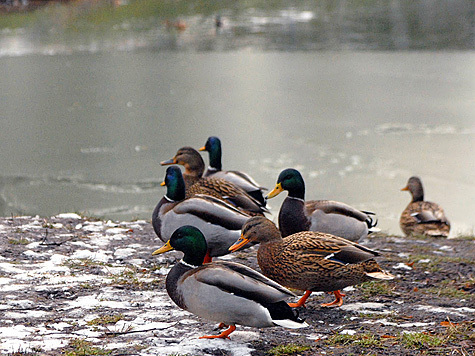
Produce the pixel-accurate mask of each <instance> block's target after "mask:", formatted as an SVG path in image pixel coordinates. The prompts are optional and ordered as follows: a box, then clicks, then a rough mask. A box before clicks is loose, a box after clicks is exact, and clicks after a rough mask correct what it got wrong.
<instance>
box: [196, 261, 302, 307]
mask: <svg viewBox="0 0 475 356" xmlns="http://www.w3.org/2000/svg"><path fill="white" fill-rule="evenodd" d="M194 278H196V280H197V281H198V282H200V283H205V284H208V285H212V286H215V287H217V288H219V289H220V290H222V291H225V292H227V293H232V294H234V295H237V296H240V297H243V298H246V299H251V300H254V301H256V302H259V303H276V302H279V301H283V300H285V299H287V298H289V297H293V296H295V294H293V293H292V292H290V291H289V290H287V289H285V288H284V287H282V286H281V285H280V284H278V283H276V282H274V281H272V280H270V279H269V278H267V277H265V276H264V275H262V274H261V273H259V272H257V271H254V270H253V269H251V268H249V267H247V266H244V265H241V264H238V263H233V262H227V261H220V262H213V263H210V264H205V265H203V266H201V267H200V268H198V269H197V270H196V272H195V273H194Z"/></svg>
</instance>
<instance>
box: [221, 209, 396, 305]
mask: <svg viewBox="0 0 475 356" xmlns="http://www.w3.org/2000/svg"><path fill="white" fill-rule="evenodd" d="M249 242H252V243H260V246H259V250H258V251H257V262H258V263H259V267H260V268H261V270H262V273H264V275H265V276H267V277H269V278H270V279H272V280H274V281H276V282H277V283H280V284H282V285H283V286H285V287H287V288H294V289H299V290H305V294H304V295H303V297H302V298H301V299H300V300H299V301H298V302H297V303H293V304H289V305H290V306H292V307H300V306H304V305H305V301H306V300H307V298H308V297H309V296H310V294H311V293H312V292H316V291H323V292H333V293H334V294H335V297H336V300H335V301H334V302H332V303H328V304H322V306H324V307H327V306H332V305H337V306H341V305H342V304H343V299H342V297H343V296H344V294H341V293H340V291H339V290H340V289H343V288H345V287H348V286H351V285H355V284H359V283H363V282H366V281H371V280H388V279H393V278H394V276H393V275H391V274H390V273H388V272H385V271H383V270H382V269H381V267H380V266H379V265H378V263H377V262H376V261H375V260H374V259H373V258H374V257H376V256H379V253H378V252H376V251H373V250H370V249H369V248H366V247H364V246H361V245H359V244H357V243H355V242H352V241H349V240H346V239H343V238H341V237H338V236H333V235H330V234H324V233H320V232H313V231H302V232H298V233H295V234H292V235H290V236H287V237H284V238H283V237H282V235H281V233H280V231H279V229H277V227H276V226H275V224H274V223H273V222H272V221H270V220H269V219H266V218H264V217H259V216H256V217H253V218H251V219H249V220H248V221H247V222H246V223H245V224H244V226H243V228H242V234H241V238H240V239H239V240H238V241H237V242H236V243H235V244H234V245H233V246H231V247H230V248H229V250H230V251H236V250H238V249H240V248H241V247H242V246H245V245H246V244H247V243H249Z"/></svg>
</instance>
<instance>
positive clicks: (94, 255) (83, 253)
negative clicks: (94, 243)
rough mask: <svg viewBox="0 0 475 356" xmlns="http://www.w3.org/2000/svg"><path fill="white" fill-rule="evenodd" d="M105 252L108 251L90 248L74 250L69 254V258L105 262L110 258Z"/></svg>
mask: <svg viewBox="0 0 475 356" xmlns="http://www.w3.org/2000/svg"><path fill="white" fill-rule="evenodd" d="M107 253H109V251H104V252H100V251H99V252H98V251H90V250H76V251H75V252H74V253H73V254H72V255H71V259H90V260H92V261H98V262H107V261H109V259H110V257H109V256H107Z"/></svg>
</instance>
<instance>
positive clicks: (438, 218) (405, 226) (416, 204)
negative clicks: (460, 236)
mask: <svg viewBox="0 0 475 356" xmlns="http://www.w3.org/2000/svg"><path fill="white" fill-rule="evenodd" d="M401 190H403V191H409V192H410V193H411V195H412V200H411V202H410V203H409V205H408V206H407V207H406V209H404V211H403V212H402V214H401V217H400V219H399V225H400V226H401V230H402V231H403V232H404V234H406V235H425V236H430V237H447V236H449V232H450V222H449V220H448V219H447V217H446V216H445V213H444V210H443V209H442V208H441V207H440V205H438V204H436V203H433V202H430V201H425V200H424V188H423V187H422V181H421V179H420V178H419V177H415V176H414V177H411V178H409V180H408V181H407V185H406V186H405V187H404V188H402V189H401Z"/></svg>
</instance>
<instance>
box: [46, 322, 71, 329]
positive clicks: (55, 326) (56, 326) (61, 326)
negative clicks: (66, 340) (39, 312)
mask: <svg viewBox="0 0 475 356" xmlns="http://www.w3.org/2000/svg"><path fill="white" fill-rule="evenodd" d="M48 326H50V327H52V328H53V329H56V330H59V331H61V330H64V329H66V328H70V327H72V325H71V324H68V323H64V322H61V323H54V324H48Z"/></svg>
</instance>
